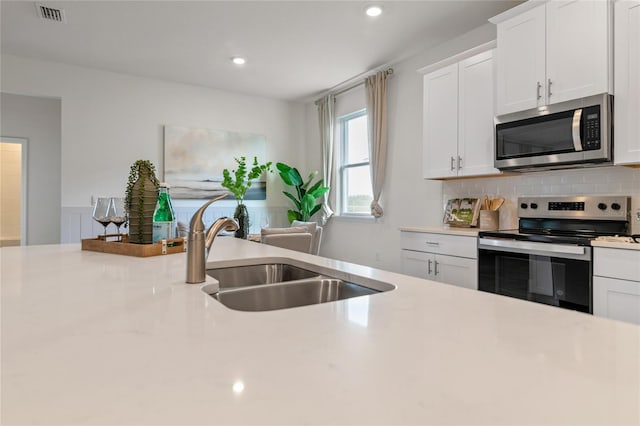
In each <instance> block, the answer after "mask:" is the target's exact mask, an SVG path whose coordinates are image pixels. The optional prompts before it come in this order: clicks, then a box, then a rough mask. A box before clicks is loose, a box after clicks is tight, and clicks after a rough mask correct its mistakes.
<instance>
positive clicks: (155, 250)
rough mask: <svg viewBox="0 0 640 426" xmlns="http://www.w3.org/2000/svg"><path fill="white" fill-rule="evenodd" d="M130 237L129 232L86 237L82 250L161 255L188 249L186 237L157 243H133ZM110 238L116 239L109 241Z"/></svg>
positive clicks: (141, 255)
mask: <svg viewBox="0 0 640 426" xmlns="http://www.w3.org/2000/svg"><path fill="white" fill-rule="evenodd" d="M128 237H129V236H128V235H127V234H108V235H100V236H99V237H98V238H89V239H85V240H82V250H89V251H98V252H101V253H111V254H123V255H125V256H136V257H149V256H160V255H162V254H174V253H183V252H185V251H187V242H186V240H185V239H184V238H172V239H168V240H162V242H157V243H155V244H133V243H130V242H129V238H128ZM109 238H112V239H113V238H115V239H116V240H115V241H109Z"/></svg>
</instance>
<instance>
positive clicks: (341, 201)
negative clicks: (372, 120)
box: [336, 109, 371, 218]
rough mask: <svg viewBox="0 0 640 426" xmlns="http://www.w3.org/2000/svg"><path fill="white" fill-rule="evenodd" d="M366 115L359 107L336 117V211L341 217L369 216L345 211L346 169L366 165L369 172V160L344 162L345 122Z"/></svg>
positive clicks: (346, 145) (368, 215) (346, 144)
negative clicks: (338, 137)
mask: <svg viewBox="0 0 640 426" xmlns="http://www.w3.org/2000/svg"><path fill="white" fill-rule="evenodd" d="M366 115H367V110H366V109H361V110H358V111H354V112H351V113H349V114H345V115H343V116H340V117H338V126H339V132H340V133H339V134H340V140H339V147H340V149H339V156H338V167H337V172H338V176H337V181H338V191H336V192H337V194H338V200H337V204H338V211H339V216H341V217H352V218H368V217H370V216H371V215H370V213H369V212H367V213H353V212H347V211H346V208H347V185H348V179H347V171H348V170H349V169H352V168H355V167H363V166H368V167H369V173H371V161H370V160H369V161H362V162H359V163H347V164H345V162H346V158H347V152H348V143H349V141H348V139H347V126H346V123H347V122H348V121H350V120H353V119H356V118H360V117H363V116H366Z"/></svg>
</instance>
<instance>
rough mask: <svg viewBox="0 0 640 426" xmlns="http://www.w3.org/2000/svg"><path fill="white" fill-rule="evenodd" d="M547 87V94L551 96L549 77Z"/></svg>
mask: <svg viewBox="0 0 640 426" xmlns="http://www.w3.org/2000/svg"><path fill="white" fill-rule="evenodd" d="M548 84H549V85H548V87H547V96H551V84H552V83H551V79H549V83H548Z"/></svg>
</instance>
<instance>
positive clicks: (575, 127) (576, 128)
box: [571, 109, 582, 151]
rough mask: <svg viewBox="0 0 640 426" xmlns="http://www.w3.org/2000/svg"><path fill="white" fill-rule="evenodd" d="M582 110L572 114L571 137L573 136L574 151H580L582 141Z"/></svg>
mask: <svg viewBox="0 0 640 426" xmlns="http://www.w3.org/2000/svg"><path fill="white" fill-rule="evenodd" d="M581 119H582V109H577V110H575V111H574V112H573V124H572V126H571V135H572V136H573V148H574V149H575V150H576V151H582V140H581V139H580V122H581V121H582V120H581Z"/></svg>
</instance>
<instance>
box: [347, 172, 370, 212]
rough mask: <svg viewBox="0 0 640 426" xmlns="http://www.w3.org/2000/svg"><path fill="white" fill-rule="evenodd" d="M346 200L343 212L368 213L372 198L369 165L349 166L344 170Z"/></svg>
mask: <svg viewBox="0 0 640 426" xmlns="http://www.w3.org/2000/svg"><path fill="white" fill-rule="evenodd" d="M345 180H346V190H345V195H346V200H345V206H344V212H345V213H369V212H370V211H371V208H370V207H369V206H370V204H371V201H372V200H373V192H372V191H371V176H370V175H369V165H368V164H367V165H366V166H359V167H350V168H348V169H346V170H345Z"/></svg>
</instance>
